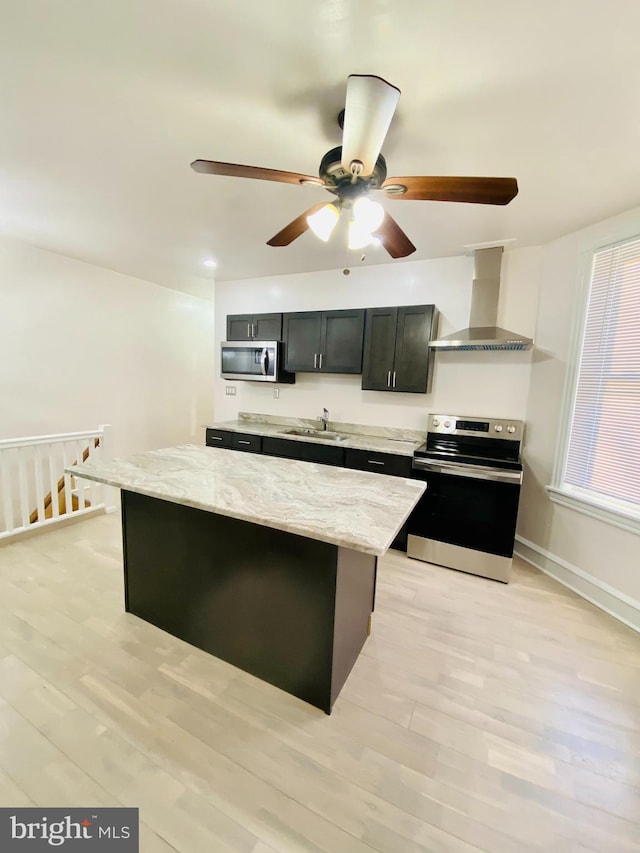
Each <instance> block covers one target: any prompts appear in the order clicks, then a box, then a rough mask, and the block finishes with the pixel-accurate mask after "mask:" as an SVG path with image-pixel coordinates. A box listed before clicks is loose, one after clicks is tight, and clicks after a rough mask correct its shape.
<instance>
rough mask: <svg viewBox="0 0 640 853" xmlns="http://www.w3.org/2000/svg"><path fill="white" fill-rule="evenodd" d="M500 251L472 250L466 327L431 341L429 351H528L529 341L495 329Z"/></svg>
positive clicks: (507, 331) (496, 247)
mask: <svg viewBox="0 0 640 853" xmlns="http://www.w3.org/2000/svg"><path fill="white" fill-rule="evenodd" d="M503 251H504V246H492V247H491V248H489V249H476V251H475V252H474V253H473V261H474V273H473V288H472V291H471V311H470V314H469V326H468V328H466V329H461V330H460V331H459V332H454V333H453V334H452V335H446V337H444V338H440V340H438V341H431V342H430V343H429V346H430V347H431V348H432V349H435V350H439V351H440V352H449V351H450V350H524V349H531V347H532V346H533V341H532V340H531V338H526V337H524V335H518V334H517V333H516V332H510V331H509V330H508V329H501V328H500V327H499V326H497V325H496V321H497V319H498V296H499V295H500V266H501V264H502V252H503Z"/></svg>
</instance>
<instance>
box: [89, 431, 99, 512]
mask: <svg viewBox="0 0 640 853" xmlns="http://www.w3.org/2000/svg"><path fill="white" fill-rule="evenodd" d="M88 447H89V453H88V455H87V462H89V461H92V460H93V458H94V453H95V452H96V440H95V438H92V439H91V441H90V442H89V445H88ZM87 482H88V483H89V503H90V505H91V506H95V505H96V504H97V503H98V498H97V489H96V486H97V483H96V481H95V480H88V481H87Z"/></svg>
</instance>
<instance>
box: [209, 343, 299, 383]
mask: <svg viewBox="0 0 640 853" xmlns="http://www.w3.org/2000/svg"><path fill="white" fill-rule="evenodd" d="M283 361H284V344H283V342H282V341H224V342H223V343H222V345H221V352H220V366H221V373H220V375H221V376H222V378H223V379H248V380H249V381H251V382H282V383H286V384H288V385H291V384H293V383H294V382H295V381H296V375H295V373H290V372H289V371H286V370H284V369H283V367H282V365H283Z"/></svg>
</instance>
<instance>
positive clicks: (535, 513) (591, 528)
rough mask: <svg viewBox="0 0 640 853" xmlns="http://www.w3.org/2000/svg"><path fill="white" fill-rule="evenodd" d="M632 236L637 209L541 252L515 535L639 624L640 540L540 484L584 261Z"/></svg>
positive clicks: (554, 569) (546, 471) (550, 449)
mask: <svg viewBox="0 0 640 853" xmlns="http://www.w3.org/2000/svg"><path fill="white" fill-rule="evenodd" d="M637 234H640V208H637V209H635V210H632V211H630V212H628V213H626V214H624V215H621V216H618V217H614V218H612V219H608V220H606V221H604V222H601V223H598V224H596V225H593V226H591V227H589V228H585V229H583V230H581V231H579V232H576V233H574V234H570V235H568V236H566V237H563V238H562V239H560V240H556V241H554V242H553V243H550V244H549V245H548V246H546V247H545V249H544V256H543V265H542V279H541V289H540V303H539V315H538V322H537V330H536V344H537V347H536V351H535V353H534V358H533V364H532V369H531V384H530V391H529V402H528V407H527V416H526V419H527V425H528V439H527V447H526V469H525V477H524V486H523V492H522V499H521V509H520V516H519V523H518V533H519V536H520V537H522V539H523V540H524V541H523V543H522V548H521V550H522V552H523V553H524V554H525V556H527V558H530V559H532V561H533V562H535V563H536V564H538V565H540V566H541V567H542V568H544V569H545V570H547V571H549V572H550V573H552V574H554V575H555V576H556V577H560V578H562V579H563V581H564V582H566V583H568V584H570V585H571V586H573V587H574V588H576V589H578V590H579V591H580V592H582V593H583V594H585V595H587V596H588V597H591V598H593V599H594V600H596V601H597V602H599V603H601V604H604V606H606V607H608V608H609V609H611V610H612V611H614V612H616V613H617V614H618V615H622V616H623V618H626V619H627V621H629V622H630V623H633V624H636V625H637V626H638V627H639V628H640V537H639V536H638V535H637V534H635V533H633V532H629V531H625V530H622V529H620V528H618V527H614V526H612V525H611V524H607V523H605V522H603V521H600V520H596V519H594V518H591V517H588V516H585V515H583V514H581V513H579V512H576V511H575V510H572V509H569V508H567V507H564V506H559V505H558V504H554V503H552V502H551V500H550V499H549V496H548V493H547V491H546V489H545V486H547V485H549V484H550V483H551V481H552V476H553V466H554V458H555V453H556V446H557V441H558V429H559V422H560V417H561V412H562V405H563V399H564V395H565V382H566V373H567V363H568V358H569V355H570V349H571V342H572V332H573V328H574V325H575V323H576V322H577V318H576V313H577V312H576V306H577V305H578V304H579V302H580V298H579V297H580V287H581V276H582V273H583V270H584V266H585V260H588V259H589V258H590V256H591V253H592V252H593V250H594V248H597V247H599V246H603V245H607V244H608V243H611V242H615V241H616V240H620V239H622V238H623V237H625V236H632V235H637ZM634 610H635V611H636V612H635V613H634V612H633V611H634Z"/></svg>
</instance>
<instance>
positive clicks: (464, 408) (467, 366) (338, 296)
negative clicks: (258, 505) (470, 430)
mask: <svg viewBox="0 0 640 853" xmlns="http://www.w3.org/2000/svg"><path fill="white" fill-rule="evenodd" d="M274 251H276V250H274ZM278 251H280V250H278ZM540 257H541V250H540V249H539V248H538V247H533V248H529V249H516V250H513V251H508V252H505V254H504V256H503V263H502V273H503V276H502V287H501V296H500V306H499V316H498V322H499V324H501V325H504V326H505V327H506V328H509V329H513V330H514V331H518V332H521V333H523V334H525V335H529V336H531V337H535V322H536V310H537V299H538V286H539V277H540ZM472 278H473V258H472V256H471V255H468V256H459V257H453V258H440V259H436V260H428V261H406V262H399V263H392V264H380V265H377V266H368V267H361V268H354V269H352V270H351V273H350V275H348V276H345V275H344V274H343V272H342V270H329V271H323V272H315V273H304V274H299V275H287V276H280V277H275V276H274V277H265V278H258V279H247V280H243V281H229V282H216V286H215V290H216V295H215V318H216V320H215V323H216V364H215V379H214V382H215V391H214V406H215V409H214V413H213V418H214V420H215V421H224V420H229V419H232V418H235V416H236V414H237V412H239V411H245V412H252V411H253V412H264V413H266V414H273V415H284V416H291V417H295V416H298V417H305V418H307V417H315V416H317V415H320V414H321V413H322V408H323V407H326V408H327V409H329V413H330V417H331V419H332V420H340V421H349V422H352V423H363V424H380V425H381V426H394V427H406V428H408V429H425V428H426V423H427V414H428V413H429V412H430V411H448V412H451V413H453V414H459V413H461V414H471V415H479V416H482V415H491V416H494V417H498V416H501V417H512V418H522V419H524V417H525V412H526V404H527V393H528V388H529V373H530V365H531V358H532V353H531V352H462V353H453V352H452V353H439V354H437V355H436V360H435V371H434V381H433V389H432V393H430V394H397V393H388V392H383V391H363V390H361V388H360V383H361V377H360V376H344V375H330V374H325V375H322V376H320V375H314V374H308V373H298V374H296V383H295V385H282V386H278V387H279V389H280V397H279V399H274V396H273V391H274V386H273V385H270V384H267V385H264V384H262V383H258V382H227V381H225V380H223V379H220V363H219V345H218V344H219V342H220V341H222V340H224V338H225V334H226V332H225V318H226V315H227V314H243V313H252V312H268V311H283V312H286V311H312V310H323V309H331V308H369V307H375V306H386V305H420V304H431V303H433V304H435V305H436V306H437V308H438V309H439V311H440V326H439V334H440V335H445V334H448V333H449V332H453V331H455V330H456V329H459V328H462V327H464V326H466V325H467V323H468V319H469V307H470V299H471V282H472ZM227 385H234V386H235V387H236V396H234V397H230V396H226V395H225V387H226V386H227Z"/></svg>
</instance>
